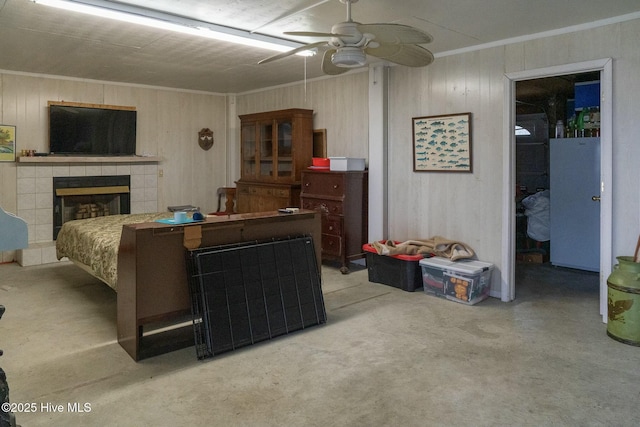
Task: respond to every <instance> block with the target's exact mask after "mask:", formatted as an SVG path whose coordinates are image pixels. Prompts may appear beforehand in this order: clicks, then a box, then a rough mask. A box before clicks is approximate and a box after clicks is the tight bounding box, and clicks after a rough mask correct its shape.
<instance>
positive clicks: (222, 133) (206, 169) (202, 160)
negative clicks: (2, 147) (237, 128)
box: [0, 73, 228, 212]
mask: <svg viewBox="0 0 640 427" xmlns="http://www.w3.org/2000/svg"><path fill="white" fill-rule="evenodd" d="M0 101H1V103H0V105H1V108H0V123H2V124H11V125H15V126H16V127H17V132H16V133H17V135H16V139H17V150H18V152H19V151H20V150H22V149H26V148H30V149H36V150H37V151H39V152H46V151H48V111H47V102H48V101H69V102H82V103H90V104H109V105H130V106H135V107H136V110H137V111H138V119H137V154H139V155H144V154H152V155H158V156H161V157H163V158H164V161H163V162H161V163H160V165H159V171H161V173H162V176H159V177H158V211H164V210H166V208H167V206H171V205H184V204H191V205H195V206H200V207H201V208H202V209H203V211H212V210H215V208H216V206H217V196H216V189H217V188H218V187H222V186H224V185H225V176H226V171H227V148H228V144H227V120H226V97H225V96H224V95H216V94H207V93H197V92H185V91H177V90H165V89H155V88H150V87H141V86H128V85H117V84H113V85H112V84H106V83H101V82H87V81H81V80H69V79H55V78H51V77H37V76H30V75H20V74H2V73H0ZM202 128H209V129H212V130H213V132H214V140H215V143H214V145H213V147H212V148H211V149H210V150H208V151H204V150H202V149H201V148H200V147H199V145H198V139H197V137H198V131H199V130H200V129H202ZM16 168H17V166H16V164H14V163H0V204H1V205H2V207H3V208H4V209H5V210H7V211H9V212H16V203H17V202H16Z"/></svg>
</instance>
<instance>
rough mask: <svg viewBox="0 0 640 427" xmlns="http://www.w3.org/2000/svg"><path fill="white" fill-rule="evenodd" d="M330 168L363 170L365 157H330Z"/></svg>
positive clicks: (335, 169)
mask: <svg viewBox="0 0 640 427" xmlns="http://www.w3.org/2000/svg"><path fill="white" fill-rule="evenodd" d="M329 170H332V171H363V170H364V159H360V158H357V157H329Z"/></svg>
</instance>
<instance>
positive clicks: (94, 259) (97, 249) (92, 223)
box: [56, 212, 171, 291]
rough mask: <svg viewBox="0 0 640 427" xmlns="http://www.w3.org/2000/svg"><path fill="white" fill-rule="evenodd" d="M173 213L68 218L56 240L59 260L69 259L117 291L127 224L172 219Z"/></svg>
mask: <svg viewBox="0 0 640 427" xmlns="http://www.w3.org/2000/svg"><path fill="white" fill-rule="evenodd" d="M170 216H171V213H170V212H161V213H143V214H124V215H110V216H100V217H96V218H87V219H79V220H74V221H67V222H65V223H64V224H63V225H62V228H61V229H60V232H59V233H58V237H57V239H56V255H57V257H58V259H59V260H60V259H62V258H65V257H66V258H69V260H71V261H73V262H74V263H75V264H76V265H78V266H79V267H81V268H83V269H84V270H85V271H88V272H89V273H90V274H92V275H93V276H95V277H96V278H98V279H100V280H102V281H103V282H104V283H106V284H107V285H108V286H109V287H111V288H112V289H113V290H115V291H117V283H118V248H119V245H120V235H121V233H122V227H123V226H124V225H125V224H137V223H143V222H153V221H155V220H157V219H163V218H169V217H170Z"/></svg>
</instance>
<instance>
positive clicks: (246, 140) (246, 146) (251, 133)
mask: <svg viewBox="0 0 640 427" xmlns="http://www.w3.org/2000/svg"><path fill="white" fill-rule="evenodd" d="M240 138H241V140H242V147H241V148H242V173H243V177H253V178H255V177H256V176H257V167H256V165H257V162H258V159H256V126H255V125H254V124H250V125H244V126H242V128H241V130H240Z"/></svg>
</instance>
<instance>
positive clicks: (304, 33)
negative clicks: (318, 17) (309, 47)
mask: <svg viewBox="0 0 640 427" xmlns="http://www.w3.org/2000/svg"><path fill="white" fill-rule="evenodd" d="M284 34H286V35H288V36H299V37H349V35H348V34H334V33H316V32H315V31H287V32H285V33H284Z"/></svg>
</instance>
